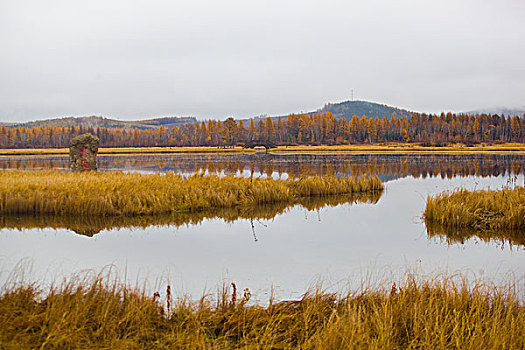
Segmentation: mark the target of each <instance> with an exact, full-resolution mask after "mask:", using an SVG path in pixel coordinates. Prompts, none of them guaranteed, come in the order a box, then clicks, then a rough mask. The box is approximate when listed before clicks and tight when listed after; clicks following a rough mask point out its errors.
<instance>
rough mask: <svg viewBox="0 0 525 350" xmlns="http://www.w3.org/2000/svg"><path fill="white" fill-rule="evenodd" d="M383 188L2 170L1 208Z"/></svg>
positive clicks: (162, 208)
mask: <svg viewBox="0 0 525 350" xmlns="http://www.w3.org/2000/svg"><path fill="white" fill-rule="evenodd" d="M382 190H383V184H382V183H381V181H380V180H379V178H378V177H377V176H372V177H362V178H337V177H334V176H327V177H318V176H315V177H305V178H299V179H288V180H274V179H271V178H270V179H253V180H252V179H249V178H240V177H232V176H227V177H223V178H220V177H218V176H203V175H201V174H196V175H193V176H190V177H189V178H183V177H181V176H179V175H174V174H172V173H168V174H153V175H144V174H127V173H122V172H108V173H98V172H88V173H68V172H59V171H4V172H0V196H1V198H0V213H1V214H4V215H6V214H7V215H13V214H17V215H18V214H30V215H40V214H47V215H82V216H111V215H123V216H134V215H153V214H155V215H157V214H167V213H174V212H188V211H190V212H194V211H200V210H205V209H215V208H229V207H235V206H243V205H245V206H249V205H260V204H270V203H288V204H296V203H297V204H299V203H300V202H301V200H303V199H304V198H309V197H319V196H330V195H352V194H357V193H365V192H381V191H382ZM350 197H351V196H350ZM349 200H351V199H349Z"/></svg>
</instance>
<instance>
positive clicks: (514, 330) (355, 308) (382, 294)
mask: <svg viewBox="0 0 525 350" xmlns="http://www.w3.org/2000/svg"><path fill="white" fill-rule="evenodd" d="M105 281H107V280H105V279H103V278H96V279H94V280H91V281H87V280H80V281H77V282H65V283H64V284H62V285H61V286H59V287H56V286H55V287H51V289H50V290H46V291H45V293H43V292H42V291H41V289H40V288H39V287H38V285H36V284H26V285H20V284H18V285H16V286H13V287H11V288H4V290H2V293H1V295H0V348H3V349H11V348H12V349H15V348H16V349H29V348H40V349H73V348H82V349H241V348H242V349H356V348H357V349H523V348H525V307H524V306H523V304H522V303H521V302H520V301H519V300H518V299H516V296H515V292H514V290H513V288H514V287H513V286H508V288H496V287H494V286H491V285H484V284H482V283H477V284H474V285H472V284H469V283H467V281H465V279H461V278H460V279H458V278H442V279H436V280H430V281H420V280H418V279H417V278H415V277H414V276H413V275H408V276H407V278H406V279H405V280H404V281H402V283H399V284H398V285H396V284H395V283H393V284H390V285H389V287H388V289H378V288H375V289H367V290H364V291H362V292H347V293H340V294H332V293H327V292H323V291H320V290H314V291H311V292H308V293H306V294H305V295H304V296H303V297H302V298H301V299H300V300H297V301H283V302H275V301H274V300H272V299H270V303H269V304H268V305H266V306H261V305H253V304H251V303H250V302H249V299H250V297H251V294H250V292H249V290H248V289H244V293H243V294H244V295H243V296H240V295H239V296H237V290H236V286H235V284H232V287H233V291H232V288H230V287H229V286H228V285H225V286H224V287H223V289H222V291H220V292H218V294H217V297H216V298H212V297H211V296H203V297H202V298H201V299H200V300H199V301H191V299H190V298H189V297H184V296H177V295H172V294H171V288H169V286H168V288H166V292H164V291H162V292H155V293H154V294H153V295H151V296H150V295H146V293H145V292H143V291H141V290H137V289H131V288H127V287H125V286H123V285H122V284H120V283H117V282H105ZM390 286H391V287H390ZM239 294H240V293H239ZM167 303H169V304H168V305H167Z"/></svg>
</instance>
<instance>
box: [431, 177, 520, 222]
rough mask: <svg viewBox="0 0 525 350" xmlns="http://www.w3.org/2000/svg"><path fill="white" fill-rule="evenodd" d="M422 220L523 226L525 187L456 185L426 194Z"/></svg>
mask: <svg viewBox="0 0 525 350" xmlns="http://www.w3.org/2000/svg"><path fill="white" fill-rule="evenodd" d="M423 215H424V219H425V222H426V223H427V224H429V225H434V226H435V225H441V226H444V227H448V228H471V229H475V230H480V231H484V230H518V231H523V230H525V187H516V188H514V189H509V188H505V189H502V190H481V191H472V192H471V191H467V190H465V189H459V190H456V191H454V192H452V193H447V192H444V193H441V194H438V195H436V196H433V197H428V198H427V204H426V208H425V212H424V214H423Z"/></svg>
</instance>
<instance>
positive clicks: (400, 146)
mask: <svg viewBox="0 0 525 350" xmlns="http://www.w3.org/2000/svg"><path fill="white" fill-rule="evenodd" d="M269 150H270V151H272V152H326V151H333V152H339V151H343V152H348V151H352V152H377V151H388V152H389V151H392V152H394V153H411V152H421V151H423V152H424V151H432V152H445V153H446V152H450V151H452V152H462V151H463V152H467V153H469V152H486V151H489V152H525V145H524V144H523V143H503V144H494V145H489V144H479V145H473V146H465V145H463V144H451V145H448V146H442V147H434V146H422V145H420V144H417V143H384V144H374V145H368V144H367V145H334V146H328V145H322V146H304V145H301V146H278V147H276V148H271V149H269ZM254 152H255V150H254V149H253V148H242V147H234V148H218V147H208V146H203V147H118V148H108V147H101V148H99V150H98V153H99V154H162V153H168V154H169V153H254ZM57 154H64V155H67V154H69V149H68V148H13V149H10V148H5V149H0V156H23V155H57Z"/></svg>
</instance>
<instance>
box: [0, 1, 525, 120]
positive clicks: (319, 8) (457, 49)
mask: <svg viewBox="0 0 525 350" xmlns="http://www.w3.org/2000/svg"><path fill="white" fill-rule="evenodd" d="M352 89H353V90H354V97H355V99H362V100H370V101H375V102H381V103H385V104H389V105H394V106H399V107H403V108H407V109H409V110H415V111H421V112H440V111H443V110H445V111H449V110H452V111H464V110H472V109H479V108H487V107H494V106H507V107H515V106H523V105H525V1H523V0H493V1H488V0H476V1H474V0H473V1H466V0H465V1H463V0H444V1H424V0H408V1H403V0H401V1H400V0H396V1H386V0H361V1H348V0H347V1H327V0H323V1H307V0H301V1H295V0H294V1H291V0H290V1H289V0H278V1H273V0H264V1H249V0H241V1H229V0H221V1H211V0H208V1H199V0H192V1H173V0H172V1H157V0H147V1H130V0H122V1H120V0H119V1H110V0H103V1H99V0H89V1H87V0H82V1H74V0H64V1H56V0H46V1H42V0H35V1H25V0H0V120H1V121H25V120H34V119H43V118H51V117H63V116H87V115H102V116H106V117H111V118H119V119H138V118H149V117H155V116H195V117H198V118H200V119H208V118H217V119H224V118H226V117H227V116H234V117H236V118H244V117H248V116H256V115H261V114H268V115H282V114H287V113H291V112H301V111H311V110H315V109H317V108H319V107H322V106H323V105H324V104H325V103H327V102H339V101H343V100H347V99H350V93H351V90H352Z"/></svg>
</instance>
